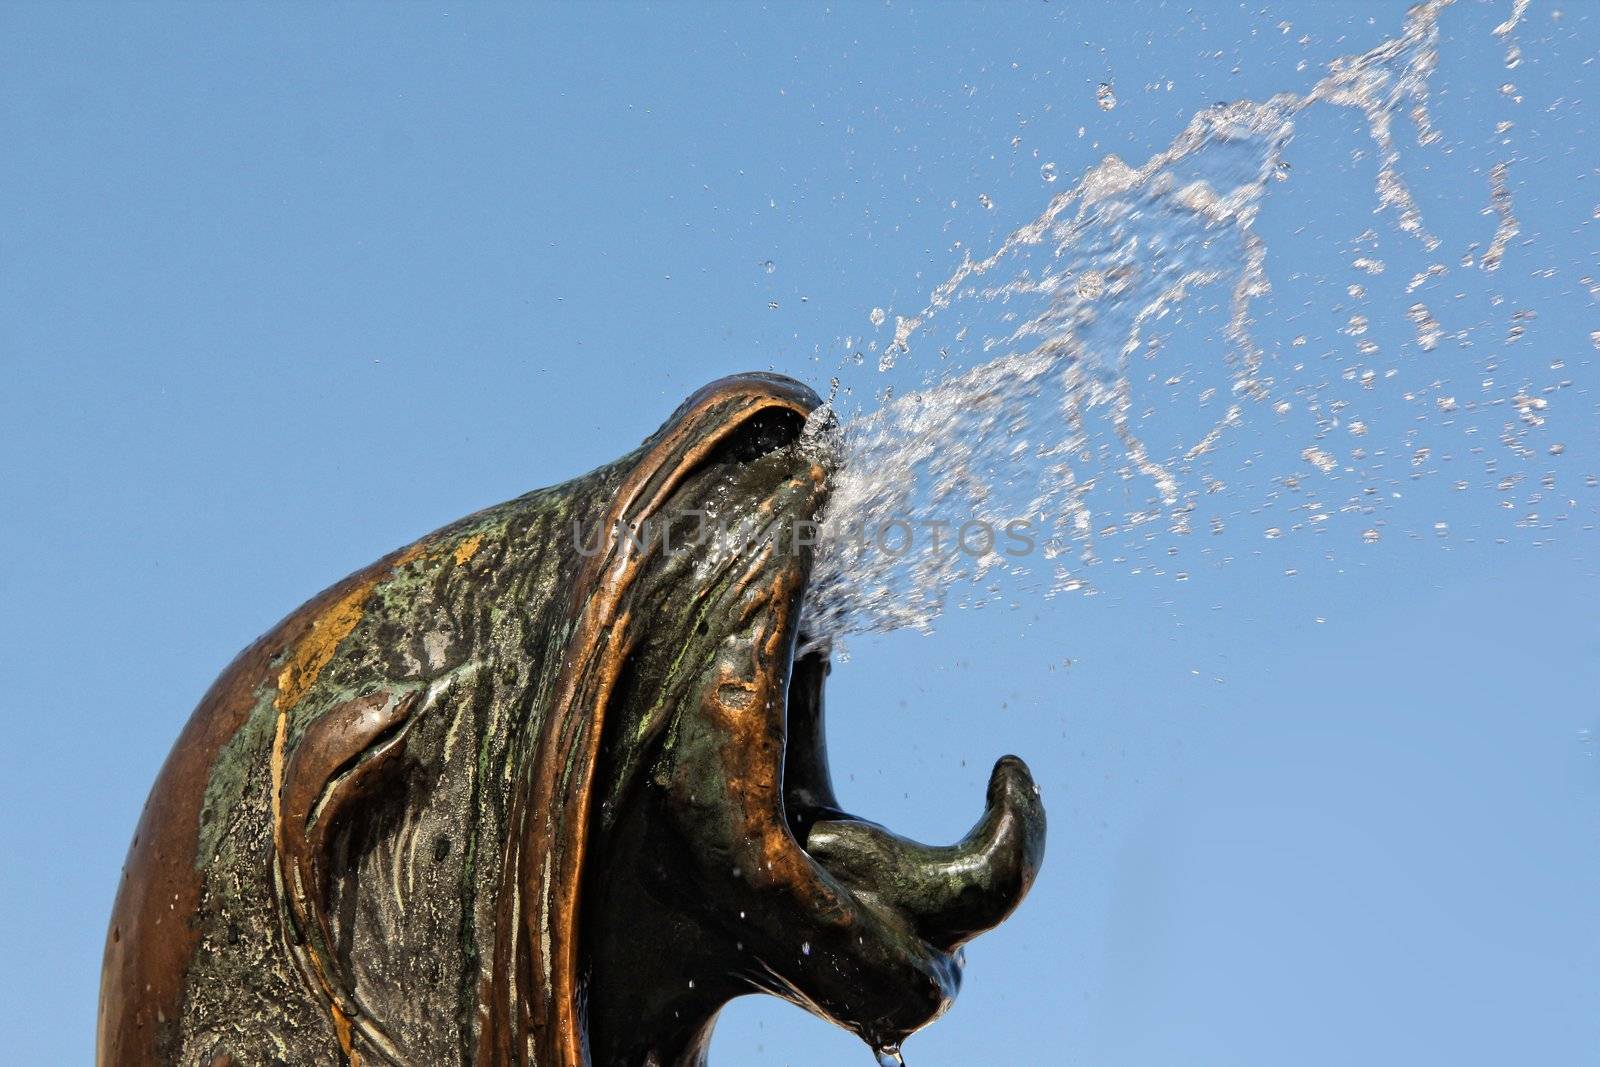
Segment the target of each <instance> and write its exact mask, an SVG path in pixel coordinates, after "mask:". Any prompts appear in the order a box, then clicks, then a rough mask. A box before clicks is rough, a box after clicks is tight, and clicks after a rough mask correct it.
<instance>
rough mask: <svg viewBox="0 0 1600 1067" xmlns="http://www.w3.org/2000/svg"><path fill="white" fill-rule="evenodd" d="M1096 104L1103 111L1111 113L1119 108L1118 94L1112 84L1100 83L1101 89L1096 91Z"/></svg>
mask: <svg viewBox="0 0 1600 1067" xmlns="http://www.w3.org/2000/svg"><path fill="white" fill-rule="evenodd" d="M1094 102H1095V103H1097V104H1099V105H1100V110H1101V111H1110V110H1111V109H1112V108H1114V107H1116V106H1117V93H1116V90H1115V89H1113V88H1112V87H1111V83H1110V82H1101V83H1100V87H1099V88H1098V89H1096V90H1095V91H1094Z"/></svg>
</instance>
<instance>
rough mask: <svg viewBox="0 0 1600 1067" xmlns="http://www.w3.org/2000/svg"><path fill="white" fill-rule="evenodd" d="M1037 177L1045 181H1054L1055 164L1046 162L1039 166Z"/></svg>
mask: <svg viewBox="0 0 1600 1067" xmlns="http://www.w3.org/2000/svg"><path fill="white" fill-rule="evenodd" d="M1039 177H1041V178H1043V179H1044V180H1045V181H1047V182H1053V181H1055V180H1056V165H1055V164H1054V163H1046V164H1045V165H1044V166H1042V167H1040V168H1039Z"/></svg>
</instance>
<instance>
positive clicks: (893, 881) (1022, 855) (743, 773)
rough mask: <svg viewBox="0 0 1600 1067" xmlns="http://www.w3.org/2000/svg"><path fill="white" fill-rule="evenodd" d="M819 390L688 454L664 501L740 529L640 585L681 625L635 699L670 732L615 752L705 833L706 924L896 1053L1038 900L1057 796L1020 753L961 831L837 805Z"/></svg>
mask: <svg viewBox="0 0 1600 1067" xmlns="http://www.w3.org/2000/svg"><path fill="white" fill-rule="evenodd" d="M814 403H815V398H814V397H812V398H811V405H814ZM811 405H802V404H796V403H793V402H787V403H783V404H776V403H775V404H773V405H771V406H768V407H765V408H763V407H760V406H756V407H755V408H754V410H751V409H748V408H747V409H745V410H743V411H741V412H740V414H739V415H738V416H737V417H736V418H734V419H731V420H729V421H726V422H723V423H722V424H721V425H720V426H718V427H717V435H716V436H717V438H718V443H717V444H716V445H715V448H714V449H713V450H711V451H710V452H709V453H705V454H701V455H700V456H699V457H697V459H696V461H695V462H694V464H693V465H692V466H689V465H685V466H684V467H680V468H679V470H680V480H679V482H678V488H677V489H676V490H675V491H674V492H673V493H672V494H671V497H670V499H668V500H666V501H664V505H663V509H662V514H663V515H664V516H665V517H666V518H667V519H668V521H669V523H670V524H677V525H681V524H682V523H681V520H682V517H683V516H685V515H688V514H689V513H694V514H695V515H697V516H704V515H710V516H711V517H712V518H713V519H714V520H716V522H717V525H718V528H719V530H720V531H721V532H722V533H723V534H724V535H726V537H725V541H724V543H723V544H722V545H721V547H717V546H716V545H712V546H710V547H706V548H704V549H701V550H697V551H694V552H686V553H682V554H680V556H678V557H672V556H669V555H663V556H662V557H661V558H659V559H658V560H657V561H656V562H655V563H654V564H653V566H652V568H651V572H650V576H649V577H648V578H647V579H645V580H644V581H643V588H642V590H641V592H640V600H639V601H638V602H637V603H641V604H644V605H645V609H644V610H645V611H646V612H648V614H649V615H650V617H652V618H658V619H659V618H666V617H673V618H675V619H678V620H679V621H678V622H677V623H676V626H677V627H678V628H676V629H674V630H673V631H672V633H671V634H670V635H666V636H663V637H660V638H658V639H657V641H656V644H655V645H654V650H652V649H650V648H646V649H643V650H642V651H641V652H640V653H639V654H638V655H637V656H636V657H635V659H634V660H633V661H631V667H630V674H629V679H628V685H627V690H628V692H629V693H631V694H632V695H631V696H630V697H629V698H628V699H629V700H632V701H639V702H650V703H652V704H653V709H652V710H650V711H645V712H644V713H643V715H642V719H643V721H645V722H649V721H652V720H653V721H655V722H657V723H661V724H663V725H662V726H661V729H662V730H663V731H664V732H670V733H671V736H672V746H671V749H670V750H669V751H667V752H666V754H665V755H664V756H662V755H655V754H650V753H646V752H645V751H643V750H642V748H641V749H640V750H638V751H635V752H633V753H631V754H630V753H628V752H625V751H622V752H618V751H613V753H612V756H611V758H612V759H613V760H618V759H620V760H622V761H623V762H625V763H626V762H633V761H635V760H636V761H638V763H636V764H635V765H636V766H639V765H642V764H643V762H644V761H646V760H649V759H657V760H659V761H660V762H659V763H658V764H657V770H656V772H655V775H654V777H655V780H657V781H658V782H661V783H665V785H666V788H667V792H668V795H669V797H670V801H669V803H670V804H671V806H672V807H673V810H674V812H675V817H676V818H677V820H678V821H677V822H675V823H674V826H675V827H676V828H677V829H675V830H674V833H677V834H679V835H680V836H682V837H684V838H688V839H690V840H691V841H692V852H693V855H694V856H695V859H694V864H695V865H696V866H695V870H696V872H697V873H696V874H695V875H694V880H693V889H692V891H691V892H690V893H689V894H688V896H689V897H691V898H695V897H699V898H700V899H702V900H703V899H713V900H717V901H720V902H722V903H721V906H720V907H719V908H718V909H717V910H716V912H715V914H714V916H713V917H711V919H710V920H709V922H711V923H713V924H715V925H716V926H717V927H718V932H719V933H720V935H722V936H723V937H725V938H726V939H727V943H728V945H729V946H730V947H731V948H734V949H735V950H736V953H735V958H736V959H737V960H738V964H737V966H738V967H739V968H740V971H741V978H742V980H743V981H744V982H745V983H746V985H747V988H748V987H754V988H757V989H761V990H764V991H766V992H770V993H774V994H777V995H779V996H782V997H785V998H786V999H789V1000H791V1001H794V1002H795V1003H797V1004H799V1005H801V1006H802V1007H805V1008H806V1009H808V1010H810V1011H812V1012H814V1013H816V1014H819V1015H822V1016H823V1017H825V1018H827V1019H829V1020H831V1021H833V1022H835V1023H837V1024H838V1025H840V1026H843V1027H845V1028H846V1029H849V1030H851V1031H853V1032H855V1033H857V1034H858V1035H860V1036H861V1037H862V1038H863V1039H864V1040H866V1041H867V1042H868V1043H869V1044H871V1045H872V1046H873V1047H874V1048H877V1049H893V1048H895V1047H897V1046H898V1044H899V1042H900V1041H902V1040H903V1039H904V1038H905V1037H906V1036H908V1035H909V1034H910V1033H912V1032H914V1031H915V1030H917V1029H920V1028H921V1027H922V1026H925V1025H926V1024H927V1023H929V1022H931V1021H933V1019H935V1018H937V1017H938V1016H939V1015H940V1014H941V1013H942V1012H943V1011H944V1010H945V1009H946V1008H947V1007H948V1006H949V1004H950V1002H951V1000H952V998H953V997H954V995H955V993H956V990H957V987H958V985H959V979H960V948H961V946H962V945H963V944H964V943H965V942H966V941H968V940H970V939H971V938H973V937H975V936H976V935H977V934H979V933H982V932H983V931H985V930H988V929H990V928H992V927H994V926H995V925H997V924H998V923H999V922H1001V921H1002V920H1003V919H1004V918H1005V917H1006V916H1007V915H1008V914H1010V912H1011V911H1012V910H1013V909H1014V908H1015V907H1016V906H1017V905H1018V904H1019V903H1020V902H1021V900H1022V898H1023V896H1024V895H1025V894H1026V892H1027V890H1028V888H1029V886H1030V885H1031V884H1032V881H1033V879H1034V876H1035V874H1036V873H1037V871H1038V868H1039V864H1040V861H1041V859H1042V856H1043V851H1044V837H1045V818H1044V809H1043V806H1042V804H1041V802H1040V799H1039V793H1038V789H1037V788H1036V787H1035V785H1034V782H1033V779H1032V777H1031V775H1030V774H1029V772H1028V769H1027V767H1026V765H1025V764H1023V762H1022V761H1021V760H1020V759H1017V758H1016V757H1014V756H1006V757H1004V758H1002V759H1000V760H999V761H998V762H997V763H996V764H995V767H994V771H993V773H992V775H991V777H990V781H989V787H988V795H987V801H986V804H985V808H984V811H983V814H982V816H981V817H980V818H979V820H978V822H977V823H976V825H975V826H973V828H972V830H971V831H970V832H969V833H968V834H967V835H966V836H965V837H964V838H962V839H961V840H960V841H959V842H957V843H956V844H953V845H948V846H929V845H924V844H920V843H918V842H914V841H911V840H908V839H906V838H904V837H901V836H899V835H897V834H894V833H892V832H891V831H889V830H887V829H885V828H884V827H882V826H879V825H877V824H876V823H873V822H870V821H868V820H866V819H862V818H859V817H857V816H854V815H851V814H849V813H847V812H846V811H844V809H843V808H842V807H841V805H840V804H839V801H838V798H837V796H836V794H835V792H834V788H833V783H832V780H831V777H830V775H829V771H828V760H827V748H826V738H825V722H824V718H825V717H824V689H825V679H826V676H827V674H828V671H829V662H828V658H827V652H826V646H825V643H823V644H822V645H820V646H819V645H818V644H817V643H815V642H812V641H810V640H802V635H801V634H800V632H799V630H800V618H801V605H802V602H803V599H804V596H805V589H806V583H807V581H808V580H809V577H810V573H811V565H812V555H813V552H814V550H815V549H814V544H813V543H814V541H815V533H816V529H817V525H816V524H817V521H818V520H819V518H820V513H821V511H822V509H823V507H824V505H825V503H826V499H827V491H828V483H829V481H830V476H831V474H832V471H833V469H834V464H835V460H834V459H833V457H832V456H831V455H830V454H829V453H828V452H827V451H826V449H821V448H818V447H815V446H814V444H813V442H811V441H809V440H808V439H806V435H805V434H804V432H803V427H804V423H805V415H806V414H807V413H809V410H810V406H811ZM686 590H687V591H688V592H686ZM635 610H639V609H638V608H635ZM811 636H814V635H806V637H807V638H809V637H811ZM801 649H808V650H807V651H798V650H801ZM652 657H653V658H652ZM668 659H670V660H671V664H670V665H669V664H668V662H667V661H668ZM685 662H689V663H691V664H692V667H690V668H688V669H684V668H682V667H681V665H682V664H684V663H685ZM637 714H638V713H637V712H636V713H635V715H637ZM630 718H631V719H632V721H634V722H638V721H640V719H638V718H634V717H630ZM669 718H670V719H671V722H672V725H671V726H670V728H669V727H667V726H666V725H665V723H666V722H667V721H668V719H669ZM653 732H654V730H653V729H652V728H650V727H648V726H641V727H636V728H633V731H632V735H633V736H638V737H642V736H644V735H645V734H647V733H653ZM623 747H624V748H625V747H626V746H623ZM613 766H616V764H615V763H614V764H613ZM623 777H626V775H624V776H623ZM697 906H701V907H703V904H699V905H697Z"/></svg>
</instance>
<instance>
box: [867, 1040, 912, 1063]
mask: <svg viewBox="0 0 1600 1067" xmlns="http://www.w3.org/2000/svg"><path fill="white" fill-rule="evenodd" d="M872 1052H873V1054H874V1055H875V1056H877V1057H878V1067H906V1058H905V1057H904V1056H902V1055H900V1046H899V1045H882V1046H880V1047H878V1048H875V1049H873V1050H872Z"/></svg>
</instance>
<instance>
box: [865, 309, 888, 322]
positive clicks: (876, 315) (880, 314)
mask: <svg viewBox="0 0 1600 1067" xmlns="http://www.w3.org/2000/svg"><path fill="white" fill-rule="evenodd" d="M887 317H888V316H887V313H886V312H885V311H884V310H883V309H882V308H873V309H872V312H871V313H870V314H869V315H868V316H867V321H868V322H870V323H872V325H874V326H882V325H883V320H884V319H885V318H887Z"/></svg>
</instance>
